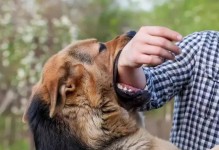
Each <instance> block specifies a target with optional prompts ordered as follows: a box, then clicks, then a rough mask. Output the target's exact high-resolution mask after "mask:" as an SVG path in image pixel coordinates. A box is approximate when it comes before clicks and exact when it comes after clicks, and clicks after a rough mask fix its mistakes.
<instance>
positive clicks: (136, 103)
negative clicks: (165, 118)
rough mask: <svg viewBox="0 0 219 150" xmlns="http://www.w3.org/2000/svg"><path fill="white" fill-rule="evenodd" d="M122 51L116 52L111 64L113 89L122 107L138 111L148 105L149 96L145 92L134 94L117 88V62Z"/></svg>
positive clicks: (140, 91) (139, 91)
mask: <svg viewBox="0 0 219 150" xmlns="http://www.w3.org/2000/svg"><path fill="white" fill-rule="evenodd" d="M121 52H122V50H120V51H119V52H118V54H117V55H116V58H115V60H114V63H113V87H114V90H115V92H116V95H117V97H118V99H119V103H120V105H121V106H122V107H124V108H126V109H128V110H130V109H138V108H140V107H142V105H145V104H146V103H149V98H150V94H149V93H148V91H147V90H141V89H140V90H138V91H136V92H129V91H124V90H121V89H119V88H118V87H117V83H118V60H119V56H120V54H121Z"/></svg>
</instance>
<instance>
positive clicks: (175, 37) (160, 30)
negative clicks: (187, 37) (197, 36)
mask: <svg viewBox="0 0 219 150" xmlns="http://www.w3.org/2000/svg"><path fill="white" fill-rule="evenodd" d="M140 30H143V31H145V32H146V33H148V34H150V35H152V36H160V37H164V38H167V39H169V40H171V41H180V40H182V38H183V37H182V35H181V34H180V33H178V32H176V31H173V30H171V29H169V28H166V27H159V26H145V27H142V28H141V29H140Z"/></svg>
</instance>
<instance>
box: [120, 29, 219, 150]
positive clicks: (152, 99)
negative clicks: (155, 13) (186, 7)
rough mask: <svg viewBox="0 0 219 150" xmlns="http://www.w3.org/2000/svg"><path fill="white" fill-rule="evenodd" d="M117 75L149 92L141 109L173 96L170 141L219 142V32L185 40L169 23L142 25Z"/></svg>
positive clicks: (191, 146)
mask: <svg viewBox="0 0 219 150" xmlns="http://www.w3.org/2000/svg"><path fill="white" fill-rule="evenodd" d="M175 41H176V42H177V43H176V44H174V42H175ZM143 64H146V66H145V65H144V66H143ZM118 74H119V79H118V82H120V83H124V84H125V85H129V86H132V87H135V88H138V89H143V90H146V91H147V92H148V93H149V94H150V96H149V98H148V99H147V100H145V103H144V105H142V106H141V107H140V108H138V109H140V110H149V109H154V108H159V107H161V106H163V105H164V104H165V103H166V102H167V101H169V100H171V99H172V98H173V97H174V112H173V113H174V114H173V124H172V129H171V134H170V141H171V142H172V143H174V144H175V145H176V146H177V147H179V148H180V149H182V150H207V149H210V148H212V147H214V146H215V145H217V144H219V32H217V31H201V32H195V33H192V34H190V35H188V36H186V37H184V38H183V37H182V36H181V35H180V34H179V33H177V32H176V31H173V30H171V29H168V28H166V27H157V26H144V27H141V28H140V29H139V31H138V32H137V33H136V34H135V36H134V37H133V38H132V40H131V41H130V42H129V43H128V44H127V45H126V46H125V47H124V48H123V50H122V52H121V54H120V57H119V60H118Z"/></svg>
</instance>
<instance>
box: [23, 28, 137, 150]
mask: <svg viewBox="0 0 219 150" xmlns="http://www.w3.org/2000/svg"><path fill="white" fill-rule="evenodd" d="M134 35H135V32H128V33H127V34H123V35H120V36H118V37H116V38H115V39H113V40H111V41H108V42H105V43H101V42H98V41H97V40H96V39H89V40H82V41H78V42H75V43H73V44H70V45H69V46H67V47H66V48H64V49H63V50H61V51H60V52H58V53H57V54H55V55H53V56H52V57H51V58H50V59H49V60H48V61H47V62H46V64H45V65H44V68H43V70H42V75H41V78H40V80H39V82H38V83H37V84H36V85H35V86H34V87H33V89H32V95H31V98H30V101H29V105H28V107H27V110H26V112H25V113H24V116H23V120H24V121H28V122H29V124H30V127H31V128H32V131H33V132H34V134H35V135H34V136H42V138H45V137H48V138H49V137H51V136H52V137H54V135H56V134H59V135H57V136H58V137H59V138H61V137H62V136H60V134H61V133H63V137H65V138H66V137H68V136H66V134H70V132H73V134H72V133H71V134H70V135H76V136H77V137H79V138H80V139H83V142H84V143H89V142H91V141H92V140H93V141H94V143H95V142H96V141H98V140H97V139H99V138H101V136H102V135H104V134H105V133H106V132H110V133H113V134H114V133H115V135H113V136H110V134H108V133H107V135H108V136H110V137H120V136H121V135H124V134H126V133H130V132H133V131H134V130H135V129H136V127H135V124H134V123H133V124H132V123H130V121H129V120H128V119H125V120H126V121H121V120H122V118H124V117H126V118H127V116H126V115H127V112H125V114H122V113H124V111H123V110H124V109H123V108H121V107H120V106H119V104H118V103H119V102H118V98H117V96H116V94H115V91H114V87H113V65H114V61H115V58H116V56H117V54H118V53H119V51H120V50H121V49H123V47H124V46H125V45H126V44H127V43H128V42H129V41H130V39H131V38H132V37H133V36H134ZM128 117H129V116H128ZM60 122H61V123H60ZM66 124H67V125H66ZM51 125H52V126H53V127H51ZM40 126H42V127H40ZM60 126H61V127H60ZM63 126H64V127H63ZM62 128H65V129H62ZM41 129H42V130H43V131H40V130H41ZM46 129H48V130H46ZM67 129H68V131H67V133H66V131H65V130H67ZM132 129H133V130H132ZM50 130H51V131H50ZM63 130H64V131H63ZM110 130H111V131H110ZM117 131H118V132H117ZM39 132H40V133H39ZM46 134H47V135H48V134H50V136H47V135H46ZM70 135H69V136H70ZM57 139H58V138H56V141H58V142H56V141H54V142H53V144H50V145H54V144H57V143H59V141H60V140H57ZM76 139H77V138H76ZM62 140H63V139H62ZM66 140H69V138H67V139H66ZM99 140H100V141H103V139H99ZM35 141H38V142H41V141H43V140H42V139H41V137H35ZM48 141H51V140H48ZM79 141H80V140H79ZM44 143H45V142H44ZM72 143H73V142H72V141H70V140H69V144H72ZM76 143H78V142H76ZM37 145H42V144H36V146H37ZM65 145H66V144H64V146H65ZM88 145H89V144H88ZM90 145H92V144H90ZM93 145H95V144H93ZM44 148H45V147H44Z"/></svg>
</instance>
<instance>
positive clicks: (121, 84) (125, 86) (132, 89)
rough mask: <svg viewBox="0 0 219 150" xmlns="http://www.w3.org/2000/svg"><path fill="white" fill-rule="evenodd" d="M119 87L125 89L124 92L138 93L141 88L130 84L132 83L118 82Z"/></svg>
mask: <svg viewBox="0 0 219 150" xmlns="http://www.w3.org/2000/svg"><path fill="white" fill-rule="evenodd" d="M117 87H118V88H119V89H120V90H123V91H124V92H129V93H136V92H138V91H140V90H141V89H138V88H135V87H133V86H130V85H127V84H124V83H118V84H117Z"/></svg>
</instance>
